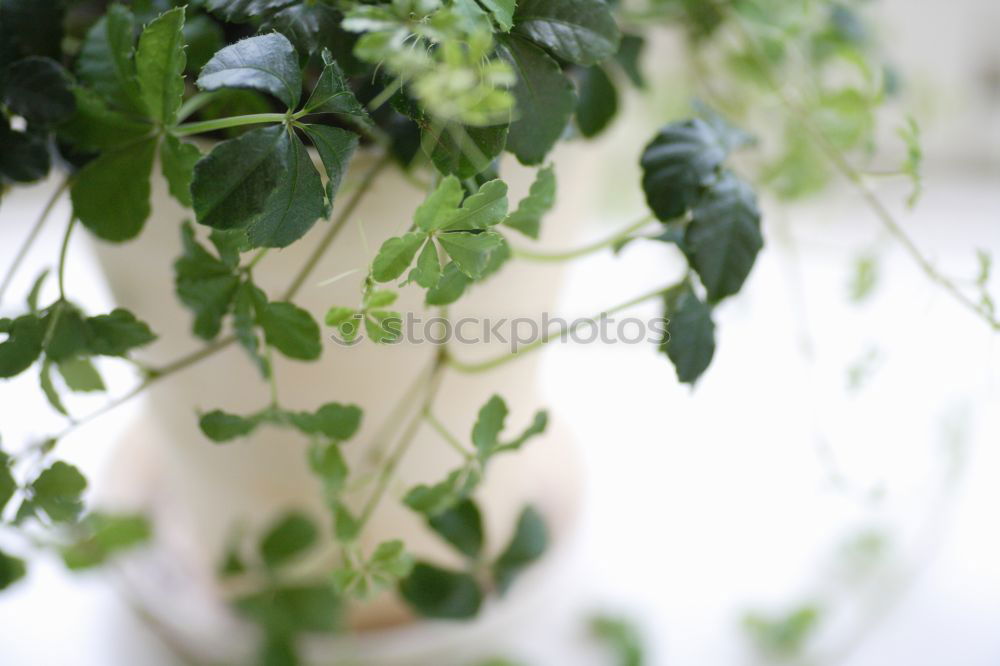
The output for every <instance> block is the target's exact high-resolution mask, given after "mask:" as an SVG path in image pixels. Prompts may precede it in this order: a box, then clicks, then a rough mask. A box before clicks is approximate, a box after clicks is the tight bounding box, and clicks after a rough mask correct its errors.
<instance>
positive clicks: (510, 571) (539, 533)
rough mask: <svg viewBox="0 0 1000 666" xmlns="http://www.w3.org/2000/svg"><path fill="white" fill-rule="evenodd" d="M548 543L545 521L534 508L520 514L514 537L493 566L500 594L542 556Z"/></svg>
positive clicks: (526, 509)
mask: <svg viewBox="0 0 1000 666" xmlns="http://www.w3.org/2000/svg"><path fill="white" fill-rule="evenodd" d="M548 543H549V531H548V529H547V528H546V527H545V521H544V520H542V516H541V515H540V514H539V513H538V511H537V510H536V509H535V508H534V507H531V506H529V507H527V508H525V509H524V511H522V512H521V516H520V518H518V521H517V527H516V528H515V529H514V536H513V537H512V538H511V540H510V544H509V545H508V546H507V548H506V550H504V552H503V553H502V554H501V555H500V557H499V558H497V561H496V562H495V563H494V564H493V578H494V580H495V581H496V585H497V589H498V590H499V591H500V593H501V594H503V593H504V592H506V591H507V590H508V589H510V586H511V585H512V584H513V582H514V579H515V578H516V577H517V576H518V575H519V574H520V573H521V572H522V571H523V570H524V569H525V568H526V567H527V566H529V565H530V564H532V563H534V562H535V561H536V560H538V558H540V557H541V556H542V554H543V553H544V552H545V549H546V548H547V547H548Z"/></svg>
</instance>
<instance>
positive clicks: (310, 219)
mask: <svg viewBox="0 0 1000 666" xmlns="http://www.w3.org/2000/svg"><path fill="white" fill-rule="evenodd" d="M276 154H277V156H278V158H279V159H280V161H281V170H282V173H283V174H284V176H283V178H281V179H280V180H279V181H278V186H277V188H275V189H274V191H273V192H272V193H271V196H270V197H269V198H268V200H267V204H266V205H265V207H264V211H263V213H262V214H261V215H260V217H258V218H256V219H255V220H254V221H253V222H252V223H251V224H250V226H249V228H248V236H249V238H250V243H251V244H252V245H253V246H254V247H288V246H289V245H291V244H292V243H294V242H295V241H297V240H298V239H300V238H302V236H304V235H305V234H306V232H307V231H309V230H310V229H311V228H312V226H313V225H314V224H316V220H318V219H319V218H321V217H323V216H324V215H326V212H327V207H326V200H325V198H324V196H325V193H324V190H323V182H322V181H321V180H320V177H319V172H318V171H316V167H315V166H313V162H312V159H311V158H310V157H309V153H308V151H306V147H305V146H304V145H302V141H300V140H299V138H298V137H297V136H295V135H289V136H288V138H287V139H286V140H285V141H282V142H281V143H280V144H279V146H278V151H277V153H276Z"/></svg>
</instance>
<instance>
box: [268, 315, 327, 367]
mask: <svg viewBox="0 0 1000 666" xmlns="http://www.w3.org/2000/svg"><path fill="white" fill-rule="evenodd" d="M259 323H260V325H261V328H263V329H264V337H265V339H266V340H267V344H269V345H271V346H272V347H274V348H275V349H277V350H278V351H280V352H281V353H282V354H284V355H285V356H287V357H288V358H295V359H300V360H303V361H312V360H314V359H317V358H319V355H320V353H321V352H322V351H323V346H322V344H321V342H320V331H319V325H318V324H317V323H316V321H315V320H314V319H313V318H312V316H311V315H310V314H309V313H308V312H306V311H305V310H303V309H302V308H300V307H297V306H295V305H293V304H291V303H268V305H267V307H266V308H265V309H264V312H263V314H262V316H261V318H260V322H259Z"/></svg>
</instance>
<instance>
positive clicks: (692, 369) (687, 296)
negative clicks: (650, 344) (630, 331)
mask: <svg viewBox="0 0 1000 666" xmlns="http://www.w3.org/2000/svg"><path fill="white" fill-rule="evenodd" d="M664 304H665V317H666V318H667V330H666V336H665V338H664V340H663V341H662V342H661V343H660V351H662V352H664V353H665V354H666V355H667V356H668V357H669V358H670V360H671V361H672V362H673V364H674V368H675V369H676V370H677V379H678V380H680V381H681V382H682V383H685V384H694V383H695V382H696V381H697V380H698V378H699V377H701V375H702V373H704V372H705V370H706V369H708V366H709V365H710V364H711V362H712V356H714V355H715V323H714V322H713V321H712V310H711V308H710V307H709V306H708V305H706V304H705V303H704V302H702V301H701V299H699V298H698V295H697V294H695V293H694V290H693V289H692V288H691V285H690V284H688V283H687V282H685V283H684V284H682V285H680V286H678V287H675V288H673V289H671V290H670V291H669V292H667V295H666V296H665V297H664Z"/></svg>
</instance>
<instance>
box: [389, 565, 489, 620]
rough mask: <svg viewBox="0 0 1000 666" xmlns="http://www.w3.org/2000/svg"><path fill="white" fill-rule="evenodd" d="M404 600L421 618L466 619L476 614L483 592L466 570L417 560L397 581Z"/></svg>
mask: <svg viewBox="0 0 1000 666" xmlns="http://www.w3.org/2000/svg"><path fill="white" fill-rule="evenodd" d="M399 592H400V594H401V595H402V596H403V599H405V600H406V602H407V603H409V604H410V606H411V607H412V608H413V610H414V611H416V612H417V613H418V614H419V615H422V616H423V617H431V618H438V619H447V620H466V619H469V618H472V617H475V616H476V614H477V613H479V607H480V605H481V604H482V601H483V594H482V592H481V591H480V589H479V584H478V583H476V579H475V578H473V577H472V576H471V575H469V574H466V573H457V572H454V571H448V570H446V569H440V568H438V567H436V566H434V565H432V564H427V563H426V562H417V564H416V565H415V566H414V567H413V571H412V572H411V573H410V575H409V576H408V577H406V578H405V579H404V580H403V581H402V582H401V583H400V584H399Z"/></svg>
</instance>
